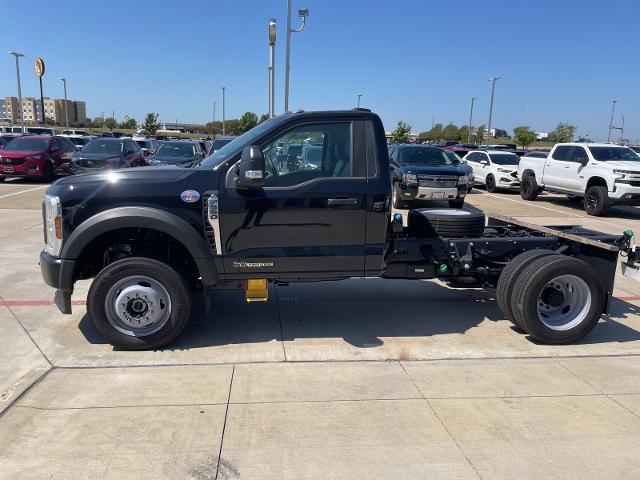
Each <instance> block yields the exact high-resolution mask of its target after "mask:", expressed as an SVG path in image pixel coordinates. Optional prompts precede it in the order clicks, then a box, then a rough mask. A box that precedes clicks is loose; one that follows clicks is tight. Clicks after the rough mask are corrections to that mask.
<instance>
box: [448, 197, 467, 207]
mask: <svg viewBox="0 0 640 480" xmlns="http://www.w3.org/2000/svg"><path fill="white" fill-rule="evenodd" d="M462 207H464V198H456V199H455V200H449V208H462Z"/></svg>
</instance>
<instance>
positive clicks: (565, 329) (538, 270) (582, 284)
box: [511, 255, 605, 344]
mask: <svg viewBox="0 0 640 480" xmlns="http://www.w3.org/2000/svg"><path fill="white" fill-rule="evenodd" d="M570 282H573V283H570ZM572 285H573V286H572ZM565 286H566V287H567V288H566V289H565V290H564V292H565V293H564V294H563V293H558V292H559V291H561V288H563V287H565ZM546 292H550V293H546ZM567 292H576V293H579V292H582V295H576V297H577V298H580V299H582V300H584V301H583V302H582V300H576V301H575V302H573V305H572V306H570V305H569V304H566V305H565V303H566V299H567V297H569V300H571V297H570V295H569V294H567ZM587 292H588V294H587ZM545 295H546V297H547V299H546V300H545ZM545 303H550V304H554V305H552V308H561V310H560V313H561V314H563V315H566V318H567V320H566V321H565V323H561V322H558V321H557V320H553V315H554V314H553V313H552V312H546V311H545V308H548V306H547V305H545ZM569 303H571V302H569ZM580 303H583V305H582V306H580ZM563 305H564V306H563ZM604 306H605V289H604V287H603V286H602V282H601V281H600V278H599V277H598V275H597V274H596V272H595V271H594V270H593V268H591V266H590V265H589V264H588V263H586V262H584V261H582V260H579V259H577V258H573V257H567V256H563V255H550V256H546V257H542V258H539V259H538V260H536V261H534V262H532V263H531V264H529V265H528V266H527V267H525V268H524V269H523V270H522V271H521V273H520V275H519V276H518V278H517V279H516V282H515V285H514V287H513V294H512V296H511V309H512V310H513V314H514V317H515V320H516V322H517V323H518V324H519V325H521V326H522V327H523V328H524V329H525V330H526V331H527V332H528V333H529V334H530V335H531V336H532V337H533V338H534V339H536V340H538V341H539V342H542V343H547V344H565V343H571V342H574V341H576V340H578V339H580V338H582V337H583V336H585V335H586V334H587V333H589V332H590V331H591V330H592V329H593V327H594V326H595V325H596V323H598V320H599V319H600V317H601V315H602V313H603V312H604ZM565 309H566V311H565ZM539 312H540V313H539ZM543 318H544V320H543ZM562 321H564V320H562ZM550 324H553V325H555V328H552V327H551V326H550Z"/></svg>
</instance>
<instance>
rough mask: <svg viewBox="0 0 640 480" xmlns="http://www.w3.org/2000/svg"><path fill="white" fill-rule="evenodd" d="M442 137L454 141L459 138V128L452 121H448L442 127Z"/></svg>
mask: <svg viewBox="0 0 640 480" xmlns="http://www.w3.org/2000/svg"><path fill="white" fill-rule="evenodd" d="M442 139H443V140H454V141H458V140H460V129H459V128H458V127H457V126H455V125H454V124H453V123H449V124H448V125H447V126H445V127H444V128H443V129H442Z"/></svg>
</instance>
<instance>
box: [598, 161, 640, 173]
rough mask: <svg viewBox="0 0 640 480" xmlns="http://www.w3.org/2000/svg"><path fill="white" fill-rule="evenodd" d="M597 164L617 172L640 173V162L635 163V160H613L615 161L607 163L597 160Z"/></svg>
mask: <svg viewBox="0 0 640 480" xmlns="http://www.w3.org/2000/svg"><path fill="white" fill-rule="evenodd" d="M596 162H597V163H598V165H600V166H607V167H609V168H611V169H616V170H629V171H632V172H640V162H638V161H635V160H629V161H625V160H617V161H615V160H613V161H611V160H610V161H607V162H599V161H597V160H596Z"/></svg>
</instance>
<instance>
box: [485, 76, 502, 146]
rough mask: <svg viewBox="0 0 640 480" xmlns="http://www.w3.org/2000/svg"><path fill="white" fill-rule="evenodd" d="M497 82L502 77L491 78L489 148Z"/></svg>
mask: <svg viewBox="0 0 640 480" xmlns="http://www.w3.org/2000/svg"><path fill="white" fill-rule="evenodd" d="M496 80H500V77H489V81H490V82H491V102H490V103H489V126H488V128H487V147H488V146H489V137H490V136H491V117H492V116H493V94H494V92H495V90H496Z"/></svg>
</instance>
